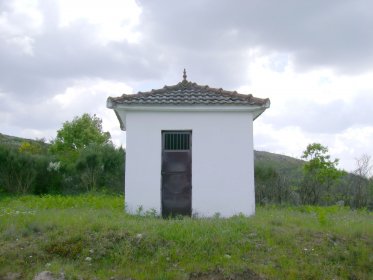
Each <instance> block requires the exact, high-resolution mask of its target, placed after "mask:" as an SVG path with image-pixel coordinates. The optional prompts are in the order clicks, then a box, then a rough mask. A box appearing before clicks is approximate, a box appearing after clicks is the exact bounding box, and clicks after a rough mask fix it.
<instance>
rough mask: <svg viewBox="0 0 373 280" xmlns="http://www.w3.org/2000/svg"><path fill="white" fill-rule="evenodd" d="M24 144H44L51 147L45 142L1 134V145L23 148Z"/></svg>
mask: <svg viewBox="0 0 373 280" xmlns="http://www.w3.org/2000/svg"><path fill="white" fill-rule="evenodd" d="M23 142H31V143H33V142H34V143H43V144H44V145H46V146H47V145H49V144H47V143H45V142H44V141H43V140H35V139H27V138H21V137H17V136H10V135H6V134H2V133H0V144H6V145H10V146H14V147H19V146H21V144H22V143H23Z"/></svg>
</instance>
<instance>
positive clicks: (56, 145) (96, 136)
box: [51, 113, 111, 162]
mask: <svg viewBox="0 0 373 280" xmlns="http://www.w3.org/2000/svg"><path fill="white" fill-rule="evenodd" d="M110 138H111V136H110V133H109V132H104V131H102V120H101V119H100V118H99V117H97V116H96V115H93V116H91V115H89V114H87V113H85V114H83V115H82V116H81V117H75V118H74V119H73V120H72V121H71V122H69V121H66V122H64V123H63V126H62V128H61V129H60V130H58V131H57V137H56V139H55V140H54V141H52V145H51V151H52V153H55V154H59V155H60V157H61V159H62V160H63V161H64V162H69V161H70V162H75V160H76V159H77V158H78V155H79V150H80V149H84V148H86V147H88V145H90V144H96V145H105V144H110V143H111V140H110Z"/></svg>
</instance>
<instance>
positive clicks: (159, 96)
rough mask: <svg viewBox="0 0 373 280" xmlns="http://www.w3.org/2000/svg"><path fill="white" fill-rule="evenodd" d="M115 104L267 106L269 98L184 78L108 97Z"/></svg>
mask: <svg viewBox="0 0 373 280" xmlns="http://www.w3.org/2000/svg"><path fill="white" fill-rule="evenodd" d="M108 100H110V101H112V102H114V103H117V104H179V105H180V104H215V105H225V104H233V105H260V106H267V105H268V104H269V99H268V98H266V99H262V98H258V97H254V96H253V95H252V94H241V93H238V92H237V91H235V90H234V91H229V90H224V89H222V88H211V87H209V86H208V85H198V84H197V83H195V82H191V81H187V80H186V74H185V78H184V79H183V80H182V81H181V82H179V83H177V84H175V85H171V86H168V85H165V86H164V87H163V88H160V89H152V90H150V91H145V92H141V91H139V92H138V93H137V94H122V96H120V97H109V98H108Z"/></svg>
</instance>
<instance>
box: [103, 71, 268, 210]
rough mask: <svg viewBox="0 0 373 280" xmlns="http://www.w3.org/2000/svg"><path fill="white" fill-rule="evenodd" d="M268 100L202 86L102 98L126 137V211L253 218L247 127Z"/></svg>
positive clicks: (178, 86)
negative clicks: (113, 112)
mask: <svg viewBox="0 0 373 280" xmlns="http://www.w3.org/2000/svg"><path fill="white" fill-rule="evenodd" d="M269 106H270V101H269V99H268V98H266V99H261V98H257V97H253V96H252V95H251V94H249V95H246V94H239V93H237V92H236V91H227V90H223V89H221V88H220V89H217V88H210V87H209V86H201V85H198V84H196V83H193V82H190V81H188V80H187V76H186V73H185V70H184V75H183V80H182V81H181V82H179V83H178V84H176V85H173V86H165V87H163V88H161V89H156V90H154V89H153V90H151V91H149V92H138V93H137V94H130V95H127V94H123V95H122V96H120V97H109V98H108V99H107V107H108V108H110V109H113V110H114V111H115V113H116V115H117V117H118V120H119V123H120V127H121V129H122V130H124V131H126V132H127V135H126V176H125V204H126V208H127V211H129V212H130V213H134V212H136V210H138V209H139V208H141V209H143V210H144V211H147V210H156V211H157V213H160V214H162V216H163V217H168V216H170V215H172V216H175V215H197V216H202V217H209V216H213V215H215V214H219V215H220V216H222V217H230V216H233V215H236V214H244V215H248V216H249V215H253V214H254V213H255V189H254V150H253V121H254V120H255V119H256V118H257V117H259V116H260V115H261V114H262V113H263V112H264V111H265V110H266V109H267V108H269Z"/></svg>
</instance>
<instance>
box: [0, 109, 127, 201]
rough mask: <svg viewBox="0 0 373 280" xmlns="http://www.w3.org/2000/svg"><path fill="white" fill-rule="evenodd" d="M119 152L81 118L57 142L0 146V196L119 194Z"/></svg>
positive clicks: (94, 121)
mask: <svg viewBox="0 0 373 280" xmlns="http://www.w3.org/2000/svg"><path fill="white" fill-rule="evenodd" d="M124 160H125V151H124V149H123V148H122V147H119V148H116V147H115V146H114V145H113V143H112V142H111V136H110V133H109V132H104V131H103V130H102V120H101V119H100V118H98V117H97V116H95V115H93V116H91V115H89V114H83V115H82V116H80V117H75V118H74V119H73V120H72V121H66V122H65V123H63V126H62V128H61V129H60V130H58V131H57V137H56V138H55V139H54V140H53V141H52V142H51V144H46V143H45V142H44V141H43V140H38V141H23V142H22V143H21V144H20V145H14V144H13V145H12V144H9V143H7V144H4V143H2V144H1V145H0V192H1V191H3V192H7V193H13V194H46V193H79V192H85V191H98V190H105V191H109V192H122V191H123V186H124Z"/></svg>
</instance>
